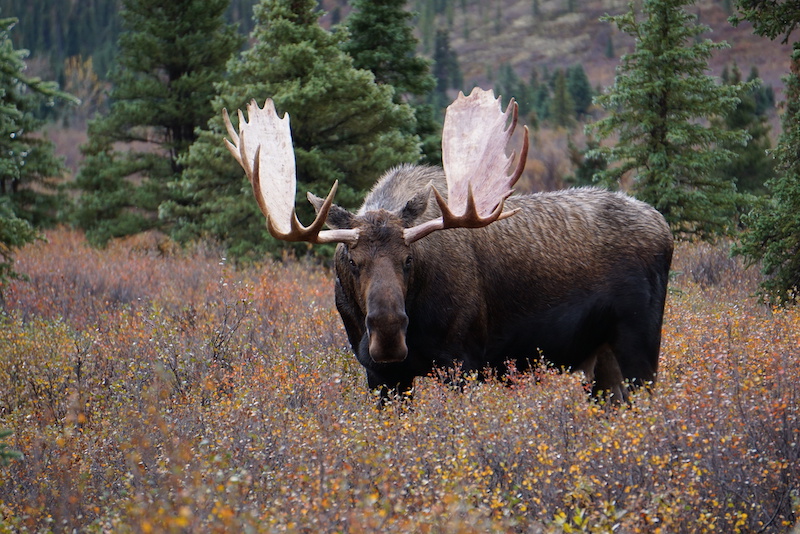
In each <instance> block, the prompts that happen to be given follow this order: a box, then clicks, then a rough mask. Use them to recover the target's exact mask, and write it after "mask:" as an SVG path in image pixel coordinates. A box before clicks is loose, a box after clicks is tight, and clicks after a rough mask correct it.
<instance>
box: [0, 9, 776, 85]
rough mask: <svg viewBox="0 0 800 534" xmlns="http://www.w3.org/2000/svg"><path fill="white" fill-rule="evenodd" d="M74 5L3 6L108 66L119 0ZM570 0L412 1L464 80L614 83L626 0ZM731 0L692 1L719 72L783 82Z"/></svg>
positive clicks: (28, 26) (235, 15) (58, 45)
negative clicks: (573, 72) (572, 76)
mask: <svg viewBox="0 0 800 534" xmlns="http://www.w3.org/2000/svg"><path fill="white" fill-rule="evenodd" d="M256 1H257V0H232V2H231V8H230V9H229V13H228V18H229V19H230V20H232V21H235V22H238V23H239V26H240V29H241V30H242V31H243V32H247V31H249V30H250V29H251V28H252V21H251V20H250V16H251V13H252V10H251V5H252V4H253V3H255V2H256ZM728 3H729V2H728ZM67 4H68V8H67V9H66V10H65V6H64V3H63V2H56V1H54V0H45V1H43V2H37V3H34V4H32V3H29V2H25V1H22V0H0V15H2V16H3V17H9V16H14V17H18V18H19V19H20V23H19V24H18V26H17V28H16V29H15V32H14V40H15V45H17V46H20V47H22V48H27V49H29V50H31V53H32V54H31V58H30V61H29V63H31V68H32V69H34V70H40V71H46V70H48V67H46V66H45V65H46V64H47V63H48V60H50V59H52V60H53V61H63V60H64V59H65V58H66V57H67V56H69V55H74V54H82V55H84V56H86V55H92V54H94V55H97V54H99V55H100V56H101V57H99V58H98V57H96V58H95V65H96V66H98V65H100V68H101V69H102V70H105V68H107V63H108V61H110V54H111V53H112V49H113V41H115V40H116V38H117V36H118V32H119V29H120V28H119V26H120V24H119V18H118V10H119V4H120V0H91V1H88V2H75V1H72V2H68V3H67ZM348 4H349V3H348V2H347V0H321V2H320V5H321V9H322V10H323V11H324V13H325V14H324V15H323V16H322V17H321V19H320V22H321V24H322V25H323V26H325V27H331V26H332V25H335V24H336V23H337V22H339V21H341V20H343V19H344V18H345V17H346V16H347V14H348V13H349V11H350V7H349V5H348ZM570 4H573V5H574V2H571V1H568V0H492V1H491V2H485V1H482V0H458V1H456V0H436V1H431V0H414V1H409V2H408V7H409V9H411V10H413V11H414V12H416V13H417V18H416V23H417V35H418V37H419V39H420V42H421V45H420V51H421V53H423V54H426V55H430V53H429V52H430V51H429V49H430V42H431V40H432V34H433V32H435V30H436V29H437V28H447V29H449V30H450V44H451V46H452V48H453V49H454V50H455V52H456V53H457V54H458V57H459V60H460V63H461V69H462V72H463V74H464V83H465V85H466V86H472V85H482V86H487V85H488V84H489V83H490V82H491V77H492V73H493V72H495V71H496V69H497V66H498V65H500V64H501V63H510V64H511V65H513V67H514V68H515V70H516V71H517V74H519V76H520V77H521V78H522V79H527V77H528V75H529V74H530V72H531V70H532V69H533V68H534V67H538V68H542V67H547V68H548V69H550V70H552V69H554V68H558V67H567V66H570V65H574V64H575V63H580V64H582V65H583V66H584V69H585V70H586V72H587V74H588V76H589V79H590V80H591V81H592V83H593V84H594V85H596V86H597V85H600V86H607V85H609V84H611V83H612V82H613V77H614V68H615V67H616V65H617V63H618V59H617V58H618V57H619V56H620V55H622V54H624V53H625V52H628V51H630V50H631V49H632V46H633V41H632V40H631V39H630V38H629V37H628V36H627V35H624V34H621V33H619V32H617V31H616V30H615V28H614V27H613V26H612V25H611V24H609V23H607V22H602V21H600V20H599V19H600V17H602V16H603V15H604V14H606V13H611V14H615V13H619V12H621V11H622V10H624V9H626V8H627V5H628V0H585V1H583V2H579V3H578V4H579V5H577V6H574V7H573V8H572V11H570V10H569V7H568V6H569V5H570ZM534 6H536V7H537V13H536V14H534ZM724 6H725V1H724V0H699V1H698V2H697V3H696V4H695V6H694V7H692V8H691V11H693V12H695V13H697V14H698V16H699V18H700V21H701V22H702V23H704V24H707V25H709V26H711V27H712V29H713V32H712V33H711V34H709V36H708V37H709V38H712V39H713V40H715V41H720V40H725V41H727V42H728V43H729V44H730V45H731V47H730V48H729V49H727V50H724V51H721V52H720V53H718V54H717V55H716V56H715V57H714V59H713V62H712V65H711V66H712V71H713V72H720V71H721V70H722V67H723V65H725V64H731V63H734V62H736V63H738V65H739V67H740V68H741V70H742V71H743V72H745V73H747V72H749V70H750V68H751V67H752V66H756V67H758V70H759V73H760V74H761V78H762V79H763V80H764V81H765V82H766V83H767V84H771V85H773V86H775V88H776V89H777V90H779V91H780V87H781V86H782V82H781V76H783V74H785V73H786V72H787V69H788V58H789V52H790V48H791V47H790V46H789V45H781V44H779V43H777V42H771V41H769V40H767V39H764V38H761V37H758V36H755V35H753V34H752V32H751V28H750V26H749V25H741V26H740V27H738V28H734V27H732V26H731V25H730V24H729V23H728V21H727V19H728V16H729V13H728V12H727V11H726V9H725V7H724ZM609 39H611V41H612V43H613V54H614V57H612V58H608V57H606V53H607V50H608V40H609ZM108 41H111V42H108ZM49 70H50V71H51V73H60V72H62V70H63V68H62V66H61V65H50V66H49ZM35 74H41V75H46V74H47V72H36V73H35ZM102 74H103V72H102V71H101V75H102ZM779 96H780V95H779Z"/></svg>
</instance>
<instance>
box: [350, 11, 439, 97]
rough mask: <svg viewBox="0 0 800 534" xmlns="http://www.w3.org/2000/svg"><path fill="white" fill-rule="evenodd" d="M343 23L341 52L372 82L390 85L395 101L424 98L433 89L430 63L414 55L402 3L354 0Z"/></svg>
mask: <svg viewBox="0 0 800 534" xmlns="http://www.w3.org/2000/svg"><path fill="white" fill-rule="evenodd" d="M351 5H352V7H353V12H352V13H351V14H350V16H349V17H348V18H347V20H346V21H345V26H346V27H347V30H348V31H349V32H350V33H349V39H348V40H346V41H345V42H344V43H342V49H343V50H344V51H345V52H347V53H348V54H350V56H351V57H352V58H353V67H355V68H356V69H366V70H369V71H372V74H373V75H374V76H375V82H376V83H379V84H386V85H390V86H392V87H393V88H394V90H395V101H396V102H402V101H403V97H405V96H427V95H428V93H430V92H431V90H432V89H433V88H434V87H435V85H436V81H435V80H434V79H433V76H432V75H431V64H430V61H429V60H427V59H425V58H422V57H419V56H417V55H416V49H417V38H416V37H414V33H413V29H412V27H411V20H412V19H413V17H414V14H413V13H410V12H408V11H406V10H405V9H404V6H405V5H406V0H354V1H353V2H352V3H351Z"/></svg>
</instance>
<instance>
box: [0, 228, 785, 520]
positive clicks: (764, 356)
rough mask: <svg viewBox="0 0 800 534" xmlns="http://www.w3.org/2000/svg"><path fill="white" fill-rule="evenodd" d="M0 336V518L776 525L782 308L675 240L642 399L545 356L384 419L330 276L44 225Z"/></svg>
mask: <svg viewBox="0 0 800 534" xmlns="http://www.w3.org/2000/svg"><path fill="white" fill-rule="evenodd" d="M49 238H50V243H49V244H37V245H33V246H30V247H28V248H26V249H24V250H23V251H22V252H21V253H20V255H19V263H18V267H19V269H20V270H21V271H23V272H26V273H28V274H29V275H30V277H31V282H30V283H27V284H23V283H16V284H15V285H13V286H12V287H11V288H10V291H9V295H8V312H7V315H5V316H3V317H2V319H1V320H2V323H3V324H2V326H0V354H2V358H0V428H8V429H11V430H13V431H14V434H13V436H12V437H11V438H10V445H11V446H13V447H14V448H16V449H18V450H20V451H22V453H23V454H24V460H22V461H13V462H12V463H10V464H9V465H7V466H4V467H0V532H49V531H55V532H57V531H72V530H73V529H75V530H77V531H81V532H110V531H113V532H240V531H242V532H244V531H250V532H283V531H285V532H459V533H466V532H612V531H613V532H665V533H672V532H757V531H763V532H786V531H788V530H789V529H790V528H791V527H792V525H793V524H794V522H795V521H796V519H797V514H798V513H800V493H798V492H799V491H800V488H799V487H798V484H799V483H798V481H800V462H799V461H798V458H799V457H800V310H797V309H788V310H771V309H767V308H764V307H761V306H759V305H758V304H757V303H756V300H755V299H754V298H753V297H752V296H751V294H752V293H753V291H754V290H755V283H756V282H757V275H756V274H755V273H753V272H750V271H744V270H743V269H742V267H741V265H740V264H739V263H738V262H734V261H730V260H728V259H727V256H726V254H725V252H724V250H721V249H720V248H718V247H709V246H706V245H691V246H689V245H687V246H682V247H680V248H679V250H678V254H677V258H676V262H675V269H676V271H677V274H676V275H675V277H674V280H673V284H672V290H671V292H670V297H669V300H668V305H667V315H666V325H665V330H664V342H663V355H662V367H661V370H660V373H659V383H658V385H657V387H656V388H655V392H654V394H653V395H652V396H651V395H648V394H646V393H642V394H639V395H638V396H637V397H636V399H635V402H634V404H633V406H632V407H630V408H623V409H618V410H608V409H605V408H603V407H602V406H598V405H596V404H593V403H591V402H588V401H587V397H586V394H585V392H584V390H583V388H582V385H581V383H580V381H579V379H578V377H576V376H573V375H561V374H555V373H551V372H548V371H544V370H541V371H539V372H538V373H536V374H535V375H522V376H518V377H515V382H514V384H513V385H512V386H507V385H501V384H499V383H496V382H493V381H489V382H486V383H477V382H475V383H469V384H468V385H467V387H466V388H465V389H464V391H463V392H461V393H459V392H454V391H451V390H450V389H448V387H447V386H446V385H444V384H443V383H442V382H441V381H438V380H435V379H432V378H429V379H422V380H419V381H418V386H419V387H418V391H417V394H416V398H415V401H414V404H413V409H411V410H404V409H402V408H401V407H398V406H390V407H389V409H387V410H383V411H378V410H377V409H375V407H374V406H375V402H374V399H373V398H372V397H371V395H370V394H369V393H367V392H366V391H365V380H364V378H363V375H362V370H361V369H360V366H359V365H358V364H357V363H356V362H355V359H354V358H353V357H352V356H351V355H350V353H349V351H348V350H347V348H346V340H345V336H344V332H343V329H342V327H341V325H340V322H339V318H338V316H337V315H336V314H335V311H333V304H332V280H331V274H330V273H329V272H327V271H326V270H325V269H322V268H319V267H316V266H313V265H306V264H303V263H300V262H291V261H290V262H287V263H284V264H277V263H275V264H273V263H270V264H266V265H262V266H259V267H258V268H254V269H248V270H244V271H236V270H234V269H232V268H231V267H229V266H228V265H226V264H225V262H224V261H221V259H220V258H219V257H218V256H217V255H215V254H214V253H213V251H194V252H192V253H186V254H180V253H177V254H176V253H173V254H171V255H170V254H168V255H166V256H164V255H159V254H157V253H155V252H153V251H149V250H147V249H146V248H144V249H143V248H142V247H137V246H135V245H134V244H132V243H124V244H117V245H114V246H112V247H111V248H110V249H109V250H107V251H102V252H98V251H95V250H92V249H90V248H88V247H87V246H86V245H85V243H84V241H83V239H82V238H81V236H80V235H78V234H75V233H72V232H68V231H55V232H51V233H50V234H49Z"/></svg>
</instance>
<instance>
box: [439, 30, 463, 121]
mask: <svg viewBox="0 0 800 534" xmlns="http://www.w3.org/2000/svg"><path fill="white" fill-rule="evenodd" d="M433 76H434V78H436V89H435V91H434V94H433V104H434V105H435V106H437V107H438V108H441V109H443V108H445V107H446V106H447V105H449V104H450V102H451V100H452V99H451V98H450V96H449V94H448V90H450V89H457V90H459V91H460V90H462V89H463V85H464V79H463V77H462V75H461V67H460V66H459V64H458V55H457V54H456V52H455V50H453V49H452V48H451V47H450V33H449V32H448V31H447V30H446V29H443V28H439V29H438V30H436V39H435V40H434V46H433Z"/></svg>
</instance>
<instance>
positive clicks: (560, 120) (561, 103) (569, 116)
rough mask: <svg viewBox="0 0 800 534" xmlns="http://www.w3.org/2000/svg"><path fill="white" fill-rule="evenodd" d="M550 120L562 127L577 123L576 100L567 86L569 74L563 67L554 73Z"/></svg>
mask: <svg viewBox="0 0 800 534" xmlns="http://www.w3.org/2000/svg"><path fill="white" fill-rule="evenodd" d="M549 117H550V121H551V122H552V123H553V124H554V125H556V126H560V127H562V128H569V127H570V126H572V125H573V124H574V123H575V102H574V101H573V100H572V95H571V94H570V92H569V89H568V87H567V76H566V74H565V73H564V70H563V69H558V70H556V71H555V72H554V73H553V95H552V98H551V99H550V110H549Z"/></svg>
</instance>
